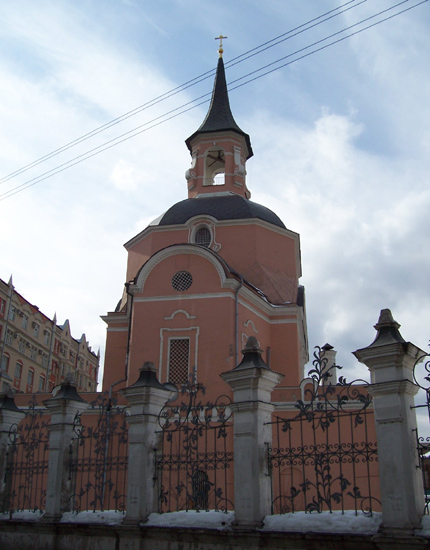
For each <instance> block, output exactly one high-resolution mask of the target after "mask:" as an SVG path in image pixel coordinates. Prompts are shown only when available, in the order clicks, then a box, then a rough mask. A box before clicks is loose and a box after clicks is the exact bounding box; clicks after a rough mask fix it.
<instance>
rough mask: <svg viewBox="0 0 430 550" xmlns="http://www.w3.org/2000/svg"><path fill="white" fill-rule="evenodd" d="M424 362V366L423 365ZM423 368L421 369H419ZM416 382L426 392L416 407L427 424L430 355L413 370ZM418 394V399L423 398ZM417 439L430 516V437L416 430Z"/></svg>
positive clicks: (429, 399) (426, 503) (421, 358)
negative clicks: (423, 414)
mask: <svg viewBox="0 0 430 550" xmlns="http://www.w3.org/2000/svg"><path fill="white" fill-rule="evenodd" d="M423 361H424V364H423V365H421V363H422V362H423ZM419 367H421V368H419ZM413 376H414V382H415V384H416V385H417V386H419V387H420V388H421V389H422V390H424V392H421V396H422V395H424V398H423V401H424V403H421V404H418V405H416V406H415V409H422V410H423V411H425V412H426V413H427V415H426V416H427V418H426V420H427V422H430V353H426V354H425V355H421V356H420V357H419V358H418V359H417V361H416V362H415V365H414V370H413ZM421 396H420V395H419V394H418V399H420V397H421ZM415 433H416V438H417V450H418V456H419V463H418V464H417V467H418V468H421V471H422V475H423V488H424V497H425V508H424V512H425V513H426V514H429V511H430V510H429V508H430V437H429V436H427V437H425V436H422V435H421V436H420V435H419V431H418V429H416V430H415Z"/></svg>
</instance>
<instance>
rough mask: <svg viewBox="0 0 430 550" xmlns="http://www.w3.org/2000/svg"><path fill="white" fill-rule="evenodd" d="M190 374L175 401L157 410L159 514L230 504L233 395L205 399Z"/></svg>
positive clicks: (223, 507)
mask: <svg viewBox="0 0 430 550" xmlns="http://www.w3.org/2000/svg"><path fill="white" fill-rule="evenodd" d="M204 394H205V388H204V386H203V385H202V384H198V383H196V382H195V380H194V377H191V379H190V381H189V382H188V383H187V384H185V385H183V386H182V391H181V395H182V400H181V403H180V404H179V405H169V404H168V405H166V406H165V407H163V409H162V410H161V412H160V415H159V425H160V428H161V430H160V432H159V433H160V437H161V448H160V451H159V452H158V453H157V454H156V457H155V465H154V467H155V480H154V481H155V482H156V483H157V490H158V510H159V513H163V512H174V511H179V510H218V511H227V510H232V509H233V425H232V413H231V410H230V404H231V400H230V398H229V397H228V396H226V395H222V396H220V397H218V399H217V400H216V401H215V402H214V403H209V402H208V403H203V402H202V396H203V395H204Z"/></svg>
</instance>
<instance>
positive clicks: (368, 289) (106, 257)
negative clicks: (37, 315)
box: [0, 0, 430, 380]
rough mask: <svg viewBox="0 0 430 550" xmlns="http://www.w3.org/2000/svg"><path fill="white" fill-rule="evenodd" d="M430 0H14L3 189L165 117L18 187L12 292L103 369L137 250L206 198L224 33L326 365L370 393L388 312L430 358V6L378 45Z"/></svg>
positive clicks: (7, 16)
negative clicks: (198, 139)
mask: <svg viewBox="0 0 430 550" xmlns="http://www.w3.org/2000/svg"><path fill="white" fill-rule="evenodd" d="M419 1H420V0H406V1H405V2H402V3H401V5H399V6H398V7H397V8H395V9H390V8H393V6H395V5H396V4H398V3H399V0H397V1H395V0H367V1H362V0H353V1H351V2H348V3H347V0H306V1H303V0H266V1H265V2H264V3H263V2H260V1H257V0H235V2H231V1H229V0H218V1H217V2H201V1H199V0H161V1H160V0H104V2H100V1H95V0H93V1H91V0H75V1H74V2H67V1H62V0H52V1H49V0H41V1H40V2H37V3H36V2H33V1H31V0H27V1H26V0H16V2H1V3H0V20H1V21H2V24H1V26H0V180H2V178H5V177H6V176H8V175H9V174H12V173H14V172H15V171H18V170H20V169H22V168H23V167H25V166H27V165H28V164H31V163H33V162H34V161H36V160H37V159H40V158H41V157H44V156H45V155H49V154H50V153H51V152H53V151H56V150H57V149H59V148H61V147H63V146H64V145H66V144H69V143H71V142H73V141H74V140H76V139H77V138H80V137H81V136H84V135H85V134H87V133H89V132H92V131H93V130H95V129H97V128H100V127H102V126H103V125H105V124H107V123H109V122H110V121H112V120H114V119H116V118H117V117H120V116H121V115H123V114H125V113H128V112H130V111H133V110H135V109H136V108H138V107H140V106H142V105H145V104H147V106H146V108H144V109H142V110H140V112H137V113H135V114H133V115H131V116H129V117H128V118H127V119H126V120H123V121H121V122H118V123H117V124H114V125H113V126H111V127H109V128H107V129H104V131H100V132H98V133H97V134H95V135H94V136H92V137H91V138H89V139H86V140H85V141H83V142H81V143H78V144H77V145H76V146H74V147H72V148H68V149H67V150H64V151H62V152H60V153H59V154H56V155H54V156H52V157H51V158H48V159H47V160H45V161H43V162H41V163H39V164H37V165H35V166H33V167H32V168H30V169H28V170H26V171H25V172H22V173H20V174H17V175H16V176H14V177H12V178H10V179H7V180H2V181H1V183H0V216H1V220H2V223H1V227H2V230H1V233H0V239H1V241H0V242H1V254H0V278H2V279H3V280H6V281H7V280H8V279H9V276H10V275H11V274H12V275H13V282H14V285H15V288H16V290H17V291H18V292H20V293H21V294H22V295H23V296H24V297H25V298H27V299H28V300H29V301H30V302H31V303H33V304H36V305H37V306H38V307H39V308H40V309H41V311H43V312H44V313H45V314H46V315H48V316H49V317H51V318H52V317H53V315H54V312H56V313H57V318H58V322H59V323H63V322H64V321H65V319H66V318H68V319H69V320H70V324H71V329H72V334H73V335H74V337H75V338H79V337H80V336H81V334H82V333H85V334H86V336H87V338H88V340H89V342H90V344H91V346H92V348H93V350H95V351H97V350H98V348H100V350H101V354H102V357H103V355H104V345H105V335H106V331H105V324H104V322H103V321H102V320H101V319H100V316H101V315H105V314H106V312H107V311H112V310H113V309H114V308H115V306H116V304H117V302H118V300H119V299H120V297H121V294H122V290H123V286H124V283H125V268H126V253H125V249H124V248H123V244H124V243H125V242H127V241H128V240H129V239H130V238H132V237H133V236H134V235H135V234H137V233H139V232H140V231H142V230H143V229H144V228H145V227H146V226H147V225H148V224H149V223H150V222H151V221H152V220H153V219H155V218H156V217H158V216H159V215H160V214H161V213H162V212H164V211H166V210H167V209H168V208H169V207H170V206H171V205H172V204H174V203H175V202H178V201H180V200H183V199H185V198H186V197H187V191H186V189H187V188H186V181H185V177H184V173H185V170H186V169H187V168H188V167H189V165H190V156H189V152H188V150H187V148H186V146H185V144H184V140H185V139H186V138H187V137H188V136H189V135H191V134H192V133H193V132H194V131H195V130H196V129H197V128H198V127H199V126H200V124H201V122H202V121H203V119H204V116H205V114H206V111H207V108H208V103H202V102H204V101H207V100H208V99H209V97H210V92H211V90H212V85H213V73H214V69H215V67H216V63H217V57H218V54H217V41H216V40H214V38H215V37H216V36H219V35H220V33H222V34H223V35H224V36H226V37H227V39H225V40H224V62H225V65H226V78H227V82H228V85H229V89H230V104H231V108H232V111H233V114H234V117H235V120H236V122H237V123H238V124H239V126H240V127H241V128H242V129H243V130H244V131H245V132H247V133H248V134H249V135H250V137H251V143H252V147H253V151H254V157H253V158H252V159H250V160H249V161H248V163H247V171H248V176H247V185H248V188H249V189H250V190H251V193H252V200H253V201H255V202H258V203H261V204H263V205H265V206H267V207H269V208H271V209H272V210H274V211H275V212H276V213H277V214H278V215H279V216H280V217H281V219H282V220H283V222H284V223H285V225H286V226H287V227H288V229H291V230H293V231H295V232H297V233H299V234H300V239H301V255H302V269H303V276H302V279H301V281H300V282H301V284H303V285H304V286H305V289H306V309H307V319H308V333H309V344H310V350H312V349H313V347H314V346H316V345H324V344H325V343H326V342H328V343H330V344H331V345H333V346H334V347H335V349H336V350H337V351H338V356H337V361H338V364H340V365H343V366H344V367H345V371H344V372H343V373H341V374H344V375H346V376H347V378H348V379H349V380H352V379H354V378H357V377H363V376H364V377H365V376H366V372H367V369H366V368H365V367H364V366H362V365H360V364H359V363H358V362H357V360H356V359H355V358H354V357H353V356H352V355H351V352H352V351H354V350H356V349H358V348H362V347H366V346H367V345H369V344H370V343H371V342H372V341H373V339H374V336H375V330H374V328H373V325H374V324H375V323H376V322H377V320H378V317H379V312H380V310H381V309H384V308H390V309H391V311H392V313H393V315H394V318H395V319H396V320H397V321H398V322H399V323H400V324H401V329H400V330H401V333H402V335H403V337H404V338H405V340H407V341H411V342H413V343H414V344H416V345H417V346H419V347H420V348H422V349H425V350H428V347H427V346H428V342H429V339H430V325H429V318H430V316H429V311H430V283H429V281H430V215H429V214H430V186H429V173H430V155H429V148H430V103H429V101H428V98H429V97H430V74H429V36H430V15H429V3H428V2H426V3H423V4H422V5H420V6H418V7H416V8H413V9H410V10H409V11H407V12H405V13H402V14H400V15H398V16H396V17H393V18H391V19H389V20H388V21H385V22H382V23H380V24H378V25H376V26H373V27H371V28H369V29H367V30H362V29H364V27H365V26H368V25H372V24H374V23H376V22H378V21H381V20H382V19H383V18H385V17H389V16H391V15H394V14H395V13H398V12H400V11H401V10H405V9H407V8H411V7H412V6H414V5H417V4H418V3H419ZM345 4H347V5H345ZM341 6H344V7H342V8H340V7H341ZM336 8H340V9H337V10H336ZM347 8H349V9H348V10H347ZM331 10H336V11H332V12H331V13H330V15H334V14H337V16H336V17H332V18H331V19H329V20H327V21H325V22H322V23H321V19H318V20H317V21H314V23H312V25H314V26H313V27H312V28H309V29H307V27H309V26H310V25H307V26H305V27H301V26H302V25H303V24H305V23H308V22H309V21H311V20H314V19H315V18H318V17H320V16H321V15H322V14H324V13H327V12H330V11H331ZM383 10H389V11H386V12H385V13H383V14H382V15H380V16H377V17H376V18H372V19H369V20H368V21H366V22H364V23H360V22H361V21H363V20H364V19H367V18H369V17H372V16H373V15H375V14H377V13H378V12H381V11H383ZM318 22H319V23H321V24H318V25H316V23H318ZM357 23H359V24H358V25H357ZM353 25H354V26H353ZM350 26H353V27H351V28H350V30H349V31H346V32H343V33H340V34H339V32H340V31H342V30H343V29H345V28H346V27H350ZM297 27H301V28H300V29H299V30H301V31H303V32H300V33H299V31H294V32H290V33H289V34H287V35H286V34H285V33H288V32H289V31H291V30H292V29H294V28H297ZM306 29H307V30H306ZM358 30H362V32H359V33H358V34H355V35H354V36H351V37H349V38H347V39H345V40H342V41H340V42H338V43H337V44H334V45H331V46H329V47H325V48H324V49H322V50H321V51H318V52H316V53H312V54H311V52H312V51H313V50H316V49H317V48H321V47H322V46H326V45H328V44H329V43H330V42H332V41H334V40H339V39H340V38H341V37H345V36H346V35H347V34H351V33H353V32H356V31H358ZM335 33H337V34H335ZM281 35H284V36H283V38H284V39H285V40H283V41H282V42H281V43H279V44H277V45H273V44H274V43H273V42H271V43H270V44H268V45H273V47H270V48H268V49H266V50H265V51H261V52H260V50H258V49H257V50H254V48H257V47H258V46H260V45H262V44H264V43H266V42H268V41H271V40H272V39H274V38H275V37H278V36H281ZM329 35H334V36H333V37H332V38H331V39H329V40H325V41H324V39H325V38H326V37H328V36H329ZM314 43H316V44H315V45H314V46H311V44H314ZM250 50H254V51H253V53H255V54H256V55H253V56H252V57H249V58H248V59H244V58H241V59H239V60H238V61H240V60H242V62H240V63H236V64H234V63H231V61H232V60H234V59H235V58H237V57H238V56H242V55H243V54H245V53H246V52H249V51H250ZM294 52H299V53H294ZM306 54H311V55H306ZM302 56H305V57H302ZM245 57H246V56H245ZM299 57H302V59H298V60H297V61H294V60H295V59H297V58H299ZM281 58H283V61H281V62H279V63H277V64H276V63H275V64H274V65H271V66H270V68H268V69H265V70H262V71H260V72H257V73H254V74H253V75H252V76H250V77H245V78H242V77H244V76H245V75H247V74H249V73H251V72H253V71H256V70H258V69H260V68H261V67H263V66H265V65H268V64H270V63H273V62H274V61H276V60H278V59H281ZM292 61H293V62H292ZM290 62H292V63H290ZM287 63H289V64H288V65H286V66H284V67H281V68H278V67H280V65H283V64H287ZM229 64H230V65H231V67H229ZM270 69H278V70H274V71H272V72H271V73H270V74H266V75H265V76H261V75H262V73H264V72H267V71H268V70H270ZM206 73H208V74H206ZM202 74H206V76H207V78H205V79H204V80H202V81H201V82H199V83H197V84H195V85H190V86H189V87H187V88H185V89H180V90H178V93H175V94H174V95H171V96H170V97H168V98H167V99H165V100H162V101H161V100H160V101H157V102H156V103H155V104H151V102H152V101H153V100H154V98H158V97H159V96H160V95H162V94H165V93H166V92H169V91H171V90H174V89H176V88H177V87H179V86H181V85H182V84H184V83H186V82H189V81H191V80H192V79H194V78H195V77H198V76H200V75H202ZM257 76H261V78H257V79H255V77H257ZM237 79H241V80H237ZM250 79H253V80H252V81H250V82H247V81H248V80H250ZM235 81H237V82H235ZM191 84H192V83H191ZM240 84H243V85H242V86H239V87H237V86H238V85H240ZM202 96H203V97H202ZM197 98H201V99H199V100H198V101H197V102H194V103H193V101H194V100H196V99H197ZM184 105H186V107H182V106H184ZM195 105H197V106H195ZM193 106H195V107H194V108H191V107H193ZM181 111H186V112H183V113H182V114H181ZM166 113H170V114H169V115H167V116H165V115H166ZM163 116H164V118H163ZM157 117H162V118H158V119H157ZM168 118H169V120H165V119H168ZM163 120H165V121H164V122H162V121H163ZM151 121H154V122H151ZM160 122H162V123H160ZM158 123H160V124H158ZM155 124H158V125H155ZM136 128H139V130H137V132H139V133H138V134H137V135H135V136H134V137H133V135H134V134H135V133H137V132H133V131H132V130H133V129H136ZM127 132H128V134H126V133H127ZM123 134H126V135H125V136H124V138H123V139H122V142H121V143H119V144H115V141H113V142H112V141H111V140H115V138H117V137H118V136H120V135H123ZM130 136H132V137H130ZM125 138H129V139H125ZM107 143H108V144H109V145H114V144H115V145H114V146H111V147H110V148H109V149H107V150H105V151H102V152H100V149H103V145H104V144H107ZM96 148H99V149H96ZM89 151H91V153H89V154H90V155H92V156H91V157H90V158H88V159H86V160H85V156H86V153H88V152H89ZM96 153H99V154H96ZM73 159H77V160H76V161H74V160H73ZM69 161H70V164H73V163H75V162H77V161H80V162H78V163H76V164H75V165H74V166H71V167H69V168H67V166H68V165H67V164H66V165H65V166H63V164H64V163H67V162H69ZM58 167H60V168H58ZM57 170H60V171H59V172H58V173H56V174H54V175H52V177H46V178H45V175H48V176H49V175H51V174H52V173H53V172H55V171H57ZM50 171H53V172H50ZM40 177H42V178H45V179H43V180H41V181H38V179H34V178H40ZM35 182H38V183H35ZM32 183H35V184H34V185H31V184H32ZM18 186H23V187H21V188H18V189H17V187H18ZM20 189H21V192H18V193H15V191H19V190H20ZM233 267H234V266H233ZM272 367H273V368H275V366H272ZM121 368H122V367H121ZM275 370H276V368H275Z"/></svg>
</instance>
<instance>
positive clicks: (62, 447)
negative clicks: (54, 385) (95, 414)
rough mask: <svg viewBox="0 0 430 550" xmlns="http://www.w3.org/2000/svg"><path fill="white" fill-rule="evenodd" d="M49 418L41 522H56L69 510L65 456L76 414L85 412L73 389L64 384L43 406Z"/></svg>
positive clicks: (69, 488)
mask: <svg viewBox="0 0 430 550" xmlns="http://www.w3.org/2000/svg"><path fill="white" fill-rule="evenodd" d="M43 404H44V405H45V407H46V408H47V409H48V411H49V413H50V415H51V424H50V426H49V462H48V482H47V491H46V506H45V515H44V519H45V520H48V521H57V520H59V519H61V516H62V514H63V513H64V512H67V511H69V510H70V495H71V487H70V481H69V452H70V442H71V439H72V435H73V425H74V419H75V416H76V413H77V412H82V411H84V410H86V409H87V408H88V406H89V405H88V403H87V402H86V401H84V400H83V399H82V398H81V396H80V395H79V394H78V392H77V391H76V385H75V384H74V383H72V382H69V381H66V382H64V383H63V384H61V388H60V390H59V392H58V393H57V394H56V395H55V397H51V399H48V400H46V401H44V403H43Z"/></svg>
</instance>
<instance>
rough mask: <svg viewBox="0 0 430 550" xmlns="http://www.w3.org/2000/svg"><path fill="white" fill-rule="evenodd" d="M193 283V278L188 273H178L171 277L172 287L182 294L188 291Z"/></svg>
mask: <svg viewBox="0 0 430 550" xmlns="http://www.w3.org/2000/svg"><path fill="white" fill-rule="evenodd" d="M192 283H193V277H192V275H191V273H188V271H178V272H177V273H175V274H174V275H173V277H172V286H173V288H174V289H175V290H179V291H180V292H183V291H184V290H188V289H189V288H190V286H191V285H192Z"/></svg>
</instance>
